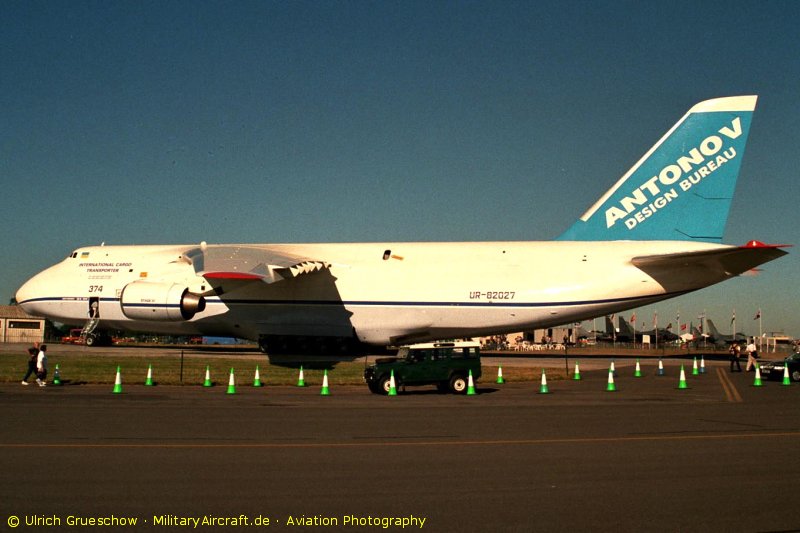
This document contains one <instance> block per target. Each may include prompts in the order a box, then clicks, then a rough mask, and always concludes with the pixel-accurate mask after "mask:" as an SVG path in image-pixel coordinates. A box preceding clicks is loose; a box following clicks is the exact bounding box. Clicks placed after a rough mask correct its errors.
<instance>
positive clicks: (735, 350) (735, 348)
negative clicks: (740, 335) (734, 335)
mask: <svg viewBox="0 0 800 533" xmlns="http://www.w3.org/2000/svg"><path fill="white" fill-rule="evenodd" d="M729 351H730V353H731V372H733V371H734V370H733V365H736V372H741V371H742V365H740V364H739V356H740V355H741V354H742V349H741V348H740V347H739V345H738V344H737V343H733V344H731V348H730V350H729Z"/></svg>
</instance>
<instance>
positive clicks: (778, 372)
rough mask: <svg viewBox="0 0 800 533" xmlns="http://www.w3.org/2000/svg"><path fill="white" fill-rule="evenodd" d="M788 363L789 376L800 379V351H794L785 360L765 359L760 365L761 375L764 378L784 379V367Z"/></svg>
mask: <svg viewBox="0 0 800 533" xmlns="http://www.w3.org/2000/svg"><path fill="white" fill-rule="evenodd" d="M787 365H788V367H789V378H790V379H791V380H792V381H800V353H793V354H792V355H790V356H789V357H787V358H786V359H784V360H783V361H764V362H763V363H760V364H759V365H758V367H759V368H760V369H761V377H762V378H764V379H777V380H782V379H783V369H784V368H785V367H786V366H787Z"/></svg>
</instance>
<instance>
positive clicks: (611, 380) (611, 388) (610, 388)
mask: <svg viewBox="0 0 800 533" xmlns="http://www.w3.org/2000/svg"><path fill="white" fill-rule="evenodd" d="M616 390H617V386H616V385H615V384H614V363H611V367H609V369H608V385H607V386H606V392H615V391H616Z"/></svg>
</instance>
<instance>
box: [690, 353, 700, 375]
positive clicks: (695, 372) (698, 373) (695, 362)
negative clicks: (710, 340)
mask: <svg viewBox="0 0 800 533" xmlns="http://www.w3.org/2000/svg"><path fill="white" fill-rule="evenodd" d="M692 375H693V376H699V375H700V372H699V371H698V370H697V356H695V357H694V362H693V363H692Z"/></svg>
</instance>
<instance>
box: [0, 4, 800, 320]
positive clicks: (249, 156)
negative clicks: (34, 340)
mask: <svg viewBox="0 0 800 533" xmlns="http://www.w3.org/2000/svg"><path fill="white" fill-rule="evenodd" d="M799 24H800V3H798V2H794V1H785V2H779V1H767V2H750V1H748V2H738V1H724V2H697V1H677V2H653V3H647V2H638V1H631V2H603V3H597V4H592V3H587V2H564V1H561V0H560V1H557V2H545V1H542V2H538V1H537V2H431V1H424V2H423V1H420V2H415V1H403V2H391V1H387V2H322V1H319V2H302V1H298V2H264V1H259V2H203V1H193V2H181V1H174V2H145V1H137V2H132V1H131V2H102V1H98V2H84V1H74V2H55V1H52V2H40V1H19V2H17V1H5V2H2V3H0V40H1V42H2V47H0V66H1V67H2V75H0V106H1V108H2V120H0V150H2V155H1V156H0V185H1V186H2V191H3V194H2V206H3V209H4V211H5V212H4V216H3V222H4V223H3V231H2V232H0V245H2V248H3V250H4V253H3V256H2V259H0V298H2V301H3V302H5V301H8V299H9V298H11V297H12V296H13V294H14V292H15V290H16V288H17V287H18V286H19V285H20V284H22V283H23V282H24V281H25V280H26V279H27V278H28V277H30V276H32V275H33V274H35V273H36V272H38V271H39V270H41V269H43V268H45V267H47V266H49V265H50V264H52V263H55V262H57V261H59V260H60V259H61V258H63V257H64V256H66V255H67V253H69V252H70V251H71V250H72V249H73V248H76V247H78V246H80V245H87V244H97V243H100V242H106V243H108V244H140V243H193V242H199V241H202V240H205V241H208V242H209V243H212V242H213V243H216V242H263V243H268V242H326V241H335V242H348V241H418V240H425V241H444V240H447V241H464V240H467V241H479V240H549V239H552V238H554V237H556V236H558V235H559V234H560V233H561V232H562V231H564V230H565V229H566V228H568V227H569V226H570V225H571V224H572V223H573V222H574V220H575V219H576V218H577V217H578V216H580V214H582V213H583V212H584V211H585V209H586V208H587V207H588V206H589V205H591V204H592V203H593V202H594V201H595V200H596V199H597V198H598V197H599V196H600V195H602V194H603V192H605V191H606V190H607V189H608V188H609V187H610V186H611V185H612V184H613V183H614V182H615V181H616V180H617V179H618V178H619V176H621V175H622V174H623V173H624V172H625V171H627V170H628V168H630V166H631V165H632V164H633V163H634V162H636V160H638V158H639V157H640V156H641V155H642V154H643V153H644V152H645V151H646V150H647V149H648V148H649V147H650V146H651V145H652V144H653V143H654V142H655V141H656V140H658V139H659V138H660V136H661V135H662V134H663V133H664V132H666V131H667V129H669V128H670V127H671V126H672V125H673V124H674V123H675V121H677V119H679V118H680V117H681V116H682V115H683V114H684V113H685V112H686V111H687V110H688V109H689V108H690V107H691V106H692V105H693V104H695V103H696V102H699V101H701V100H704V99H708V98H713V97H716V96H729V95H739V94H758V95H759V102H758V107H757V109H756V113H755V115H754V119H753V125H752V128H751V131H750V140H749V142H748V147H747V151H746V153H745V156H744V163H743V167H742V173H741V176H740V180H739V184H738V187H737V196H736V198H735V200H734V204H733V209H732V216H731V219H730V220H729V223H728V227H727V231H726V235H725V242H727V243H731V244H740V243H741V244H743V243H745V242H746V241H748V240H750V239H754V238H755V239H758V240H762V241H765V242H773V243H774V242H780V243H790V244H795V245H796V244H800V209H798V203H800V202H798V197H797V191H798V186H797V185H796V182H797V174H798V168H800V165H798V163H799V161H798V159H799V157H798V149H797V146H798V140H799V139H798V134H797V128H798V124H800V96H798V95H800V59H799V58H800V37H798V35H800V34H799V33H798V31H797V27H798V25H799ZM798 287H800V260H799V259H798V253H797V252H796V251H794V250H792V253H791V255H789V256H787V257H785V258H782V259H779V260H777V261H775V262H773V263H770V264H767V265H765V267H764V271H763V272H762V273H761V274H760V275H759V276H754V277H742V278H739V279H736V280H732V281H729V282H726V283H724V284H721V285H718V286H716V287H712V288H709V289H705V290H703V291H700V292H698V293H695V294H692V295H688V296H684V297H681V298H679V299H675V300H670V301H667V302H664V303H661V304H659V305H658V306H657V307H649V308H646V309H642V310H640V311H639V312H638V313H637V316H640V317H641V316H648V317H650V318H648V321H651V320H652V318H651V317H652V313H653V311H654V310H656V309H657V310H658V313H659V317H660V318H659V324H660V325H662V326H663V325H666V323H667V322H669V321H673V319H674V317H675V315H676V314H677V313H678V312H680V314H681V317H682V321H688V320H690V319H694V320H695V322H696V317H697V315H699V314H700V313H702V312H703V310H705V311H706V312H707V313H708V315H709V316H710V317H712V318H714V319H715V321H716V323H717V325H718V326H720V329H722V330H723V331H725V330H726V327H725V326H727V325H728V324H729V322H730V316H731V312H732V309H734V308H735V309H736V312H737V322H738V324H737V325H738V326H739V329H745V330H746V331H747V332H748V333H753V332H754V331H755V332H757V326H756V323H755V322H753V321H752V317H753V316H754V315H755V312H756V311H757V310H758V308H761V309H762V312H763V319H764V321H763V326H764V330H765V331H772V330H785V331H786V332H787V333H790V334H793V335H795V336H800V313H798V311H800V304H799V303H798V295H799V293H800V291H798ZM629 314H630V313H625V316H626V317H627V316H629ZM666 317H671V318H666ZM754 328H755V330H754Z"/></svg>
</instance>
